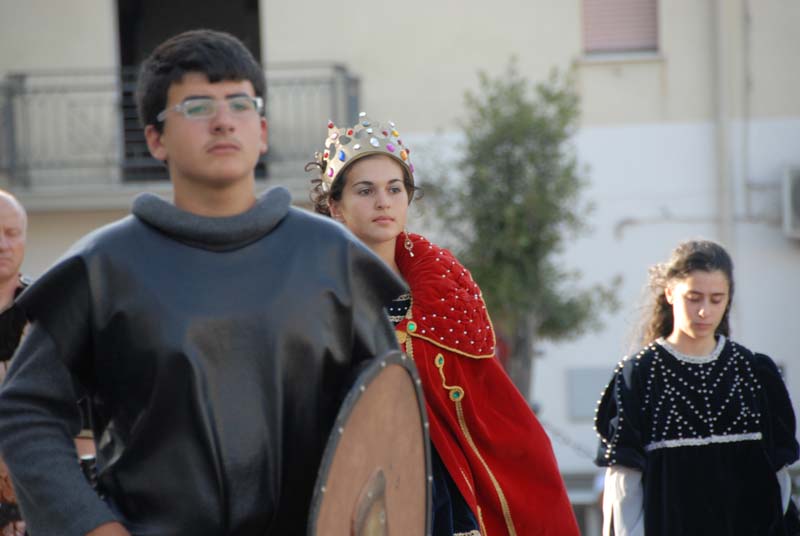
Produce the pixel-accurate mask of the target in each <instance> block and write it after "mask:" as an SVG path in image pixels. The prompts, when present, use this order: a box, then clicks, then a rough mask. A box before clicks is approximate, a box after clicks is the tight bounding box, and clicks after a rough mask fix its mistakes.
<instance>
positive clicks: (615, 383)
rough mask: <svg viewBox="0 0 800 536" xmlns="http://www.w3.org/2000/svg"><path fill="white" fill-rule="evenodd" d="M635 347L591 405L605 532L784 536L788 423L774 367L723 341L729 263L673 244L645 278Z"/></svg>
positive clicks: (705, 250) (710, 246)
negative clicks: (645, 310) (639, 342)
mask: <svg viewBox="0 0 800 536" xmlns="http://www.w3.org/2000/svg"><path fill="white" fill-rule="evenodd" d="M650 287H651V289H652V290H653V299H652V302H651V303H652V305H651V309H650V314H649V316H648V318H647V319H646V321H647V326H646V332H645V339H644V344H645V346H644V348H643V349H642V350H641V351H639V352H638V353H637V354H635V355H632V356H630V357H628V358H625V359H623V360H622V362H621V363H620V364H619V365H618V366H617V369H616V371H615V372H614V375H613V377H612V380H611V382H610V383H609V384H608V386H607V387H606V390H605V393H604V394H603V396H602V399H601V401H600V404H599V406H598V409H597V417H596V419H595V427H596V430H597V433H598V435H599V436H600V443H599V450H598V454H597V460H596V463H597V464H598V465H600V466H604V467H608V469H607V470H606V478H605V491H604V493H603V514H604V516H603V517H604V520H603V525H604V527H603V535H604V536H608V535H617V536H619V535H625V536H636V535H643V534H646V535H647V536H674V535H677V534H681V535H686V536H693V535H697V536H701V535H702V536H705V535H709V534H725V535H726V536H753V535H759V536H779V535H780V536H784V535H788V534H796V532H794V531H793V530H790V529H789V526H790V523H791V522H792V521H793V520H792V519H791V517H790V516H787V515H785V514H786V513H787V512H789V513H790V515H794V516H795V521H796V516H797V513H796V510H791V509H792V508H793V506H794V505H793V504H792V503H791V502H790V495H789V494H790V490H791V482H790V478H789V473H788V471H787V466H788V465H790V464H792V463H793V462H795V461H796V460H797V459H798V444H797V440H796V439H795V417H794V412H793V411H792V404H791V401H790V400H789V394H788V393H787V391H786V387H785V386H784V383H783V380H782V379H781V376H780V373H779V372H778V368H777V367H776V366H775V363H774V362H773V361H772V360H771V359H770V358H769V357H767V356H766V355H763V354H757V353H753V352H751V351H750V350H748V349H747V348H745V347H744V346H742V345H740V344H738V343H736V342H733V341H732V340H730V339H729V338H728V337H729V335H730V328H729V319H728V316H729V312H730V306H731V298H732V297H733V263H732V261H731V258H730V256H729V255H728V253H727V252H726V251H725V250H724V249H723V248H722V247H721V246H720V245H719V244H716V243H714V242H710V241H706V240H693V241H688V242H684V243H682V244H680V245H679V246H678V247H677V248H676V249H675V251H674V252H673V254H672V258H671V259H670V261H669V262H668V263H664V264H657V265H655V266H653V267H652V268H651V270H650Z"/></svg>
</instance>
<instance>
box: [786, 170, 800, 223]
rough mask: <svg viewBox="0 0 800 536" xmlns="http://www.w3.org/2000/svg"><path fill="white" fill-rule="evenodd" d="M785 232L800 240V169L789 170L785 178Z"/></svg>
mask: <svg viewBox="0 0 800 536" xmlns="http://www.w3.org/2000/svg"><path fill="white" fill-rule="evenodd" d="M783 232H784V233H785V234H786V236H788V237H790V238H800V168H789V169H787V170H786V174H785V175H784V177H783Z"/></svg>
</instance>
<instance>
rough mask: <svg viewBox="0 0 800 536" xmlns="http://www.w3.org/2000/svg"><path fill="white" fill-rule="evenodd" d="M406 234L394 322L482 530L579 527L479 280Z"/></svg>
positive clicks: (399, 250)
mask: <svg viewBox="0 0 800 536" xmlns="http://www.w3.org/2000/svg"><path fill="white" fill-rule="evenodd" d="M409 237H410V239H411V241H412V243H413V246H414V247H413V257H412V256H411V255H410V254H409V252H408V251H407V250H406V248H405V247H404V245H403V242H404V238H405V235H400V237H399V238H398V240H397V245H396V248H395V260H396V261H397V265H398V267H399V269H400V272H401V274H402V275H403V277H404V278H405V280H406V282H407V283H408V285H409V287H410V288H411V300H412V302H411V307H410V309H409V311H408V314H407V315H406V318H405V319H404V320H403V321H402V322H400V323H399V324H398V325H397V327H396V333H397V337H398V340H399V341H400V343H401V345H402V347H403V349H404V350H405V351H406V353H407V354H408V355H409V356H411V357H413V358H414V362H415V363H416V365H417V368H418V369H419V374H420V376H421V378H422V386H423V391H424V393H425V400H426V405H427V408H428V416H429V420H430V436H431V440H432V441H433V445H434V446H435V447H436V450H437V451H438V453H439V455H440V456H441V458H442V461H443V462H444V464H445V466H446V467H447V470H448V472H449V473H450V475H451V476H452V478H453V480H454V481H455V483H456V485H457V486H458V488H459V490H460V491H461V494H462V495H463V496H464V498H465V499H466V501H467V504H469V506H470V508H471V509H472V511H473V512H474V513H475V516H476V518H477V519H478V522H479V523H480V525H481V534H482V535H483V536H498V535H518V536H538V535H543V536H544V535H547V536H572V535H575V536H579V531H578V526H577V523H576V522H575V517H574V514H573V512H572V507H571V505H570V503H569V499H568V498H567V492H566V489H565V487H564V482H563V480H562V479H561V475H560V474H559V472H558V466H557V465H556V459H555V456H554V455H553V449H552V447H551V445H550V440H549V438H548V437H547V435H546V434H545V432H544V430H543V429H542V426H541V425H540V424H539V421H538V420H537V419H536V417H535V415H534V414H533V412H532V411H531V409H530V407H529V406H528V403H527V402H526V400H525V398H523V396H522V395H521V394H520V392H519V391H518V390H517V388H516V387H515V386H514V384H513V383H512V382H511V380H510V378H509V377H508V375H507V374H506V373H505V371H504V370H503V368H502V366H501V365H500V363H499V362H498V360H497V359H495V357H494V351H495V335H494V329H493V328H492V324H491V321H490V320H489V315H488V313H487V311H486V305H485V304H484V301H483V297H482V296H481V291H480V289H479V288H478V285H477V284H476V283H475V281H473V279H472V276H471V275H470V273H469V271H468V270H466V268H464V267H463V266H462V265H461V264H460V263H459V262H458V261H457V260H456V259H455V257H454V256H453V255H452V254H451V253H450V252H449V251H447V250H446V249H443V248H440V247H438V246H436V245H434V244H431V243H430V242H429V241H428V240H426V239H425V238H423V237H422V236H419V235H415V234H410V235H409Z"/></svg>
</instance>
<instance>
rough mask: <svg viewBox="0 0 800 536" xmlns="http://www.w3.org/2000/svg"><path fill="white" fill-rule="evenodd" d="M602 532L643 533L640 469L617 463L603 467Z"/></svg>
mask: <svg viewBox="0 0 800 536" xmlns="http://www.w3.org/2000/svg"><path fill="white" fill-rule="evenodd" d="M603 536H644V490H643V488H642V472H641V471H638V470H636V469H630V468H628V467H621V466H614V467H609V468H608V469H606V482H605V486H604V487H603Z"/></svg>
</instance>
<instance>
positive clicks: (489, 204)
mask: <svg viewBox="0 0 800 536" xmlns="http://www.w3.org/2000/svg"><path fill="white" fill-rule="evenodd" d="M479 77H480V85H479V89H478V91H477V92H474V93H473V92H468V93H467V94H466V106H467V111H468V116H467V119H466V121H465V122H464V123H463V130H464V135H465V142H466V143H465V147H464V153H463V157H462V159H461V161H460V165H459V166H457V169H458V176H455V177H447V176H444V177H440V179H439V180H438V181H437V183H436V184H435V185H434V191H433V192H432V193H433V194H434V195H433V197H434V199H436V201H437V206H438V207H439V208H440V213H441V214H442V215H443V217H444V222H445V223H446V229H447V232H448V233H449V234H451V235H452V236H451V237H450V238H451V239H455V240H454V242H455V247H454V249H455V250H456V251H457V253H458V255H459V256H460V258H461V259H462V260H463V262H464V263H465V265H466V266H467V267H468V268H469V269H470V271H471V272H472V275H473V277H474V278H475V280H476V281H477V282H478V284H479V285H480V286H481V289H482V290H483V294H484V298H485V300H486V302H487V306H488V307H489V312H490V314H491V316H492V320H493V322H494V324H495V328H496V329H497V331H498V333H499V334H501V335H502V337H503V339H504V340H505V341H506V343H507V344H508V348H509V360H508V362H507V369H508V372H509V374H510V376H511V378H512V380H513V381H514V383H515V384H516V385H517V387H518V388H519V389H520V390H521V391H522V393H523V394H525V395H527V394H528V393H529V392H530V378H531V366H532V361H533V358H534V357H535V355H536V354H537V345H538V344H539V343H540V342H541V341H544V340H561V339H568V338H572V337H575V336H577V335H580V334H582V333H584V332H585V331H586V330H587V329H589V328H593V327H598V326H599V325H600V324H599V321H598V317H599V313H600V312H601V311H602V310H604V309H606V310H613V309H614V308H616V307H617V305H618V304H617V300H616V287H617V286H618V284H619V280H618V278H617V279H615V280H613V281H611V282H609V284H608V285H595V286H592V287H589V288H583V289H581V288H578V284H579V280H580V277H581V274H580V272H578V271H575V270H568V269H567V268H565V267H564V266H563V262H562V260H561V259H560V253H561V252H562V251H563V248H564V245H565V241H566V240H567V239H568V238H570V237H575V236H577V235H579V234H581V233H584V232H586V231H587V230H588V228H587V225H586V221H585V218H586V216H587V214H589V212H590V210H591V204H590V203H588V202H586V201H584V200H583V199H582V198H581V193H582V190H583V189H584V187H585V186H586V179H585V178H584V177H583V176H582V173H581V171H580V169H579V167H578V163H577V159H576V156H575V152H574V147H573V145H572V143H571V139H572V136H573V135H574V134H575V132H576V130H577V128H578V120H579V98H578V95H577V92H576V91H575V87H574V83H573V80H572V78H571V76H569V75H560V74H559V73H558V72H556V71H553V73H552V74H551V76H550V78H549V79H548V80H546V81H544V82H541V83H537V84H534V85H532V84H530V83H529V82H528V81H527V80H525V79H524V78H523V77H522V76H521V75H520V74H519V73H518V71H517V69H516V62H515V61H513V60H512V61H511V62H510V63H509V66H508V68H507V70H506V72H505V73H504V74H503V75H502V76H500V77H498V78H496V79H493V78H490V77H489V76H487V75H486V74H485V73H480V74H479Z"/></svg>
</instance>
